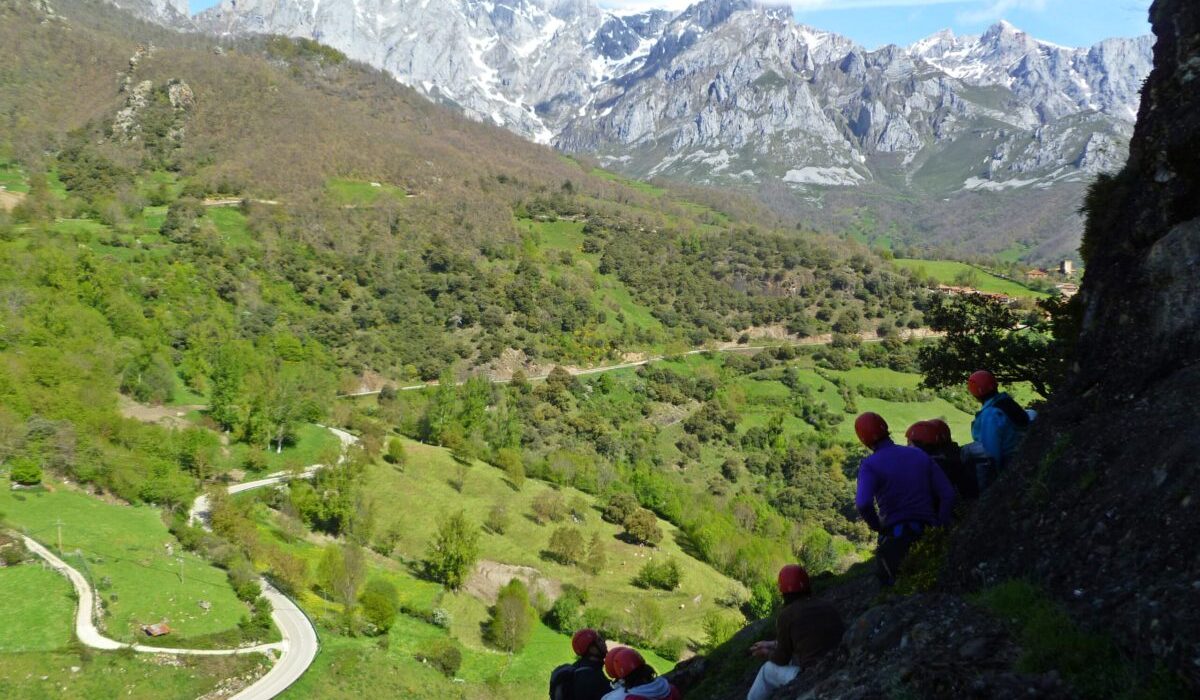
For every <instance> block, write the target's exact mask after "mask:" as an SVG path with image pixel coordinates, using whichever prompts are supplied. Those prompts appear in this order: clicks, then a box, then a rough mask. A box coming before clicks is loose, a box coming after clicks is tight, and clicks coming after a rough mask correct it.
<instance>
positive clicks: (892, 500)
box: [854, 412, 954, 586]
mask: <svg viewBox="0 0 1200 700" xmlns="http://www.w3.org/2000/svg"><path fill="white" fill-rule="evenodd" d="M854 432H855V433H856V434H857V435H858V439H859V440H860V441H862V443H863V445H866V447H867V449H869V450H871V451H872V453H873V454H871V455H870V456H869V457H867V458H866V459H864V460H863V461H862V464H861V465H859V468H858V492H857V494H856V495H855V499H854V501H855V506H856V507H857V508H858V512H859V514H860V515H861V516H862V518H863V520H864V521H866V523H867V526H868V527H870V528H871V529H872V530H874V531H875V532H878V533H879V546H878V548H877V549H876V550H875V563H876V566H877V567H878V576H879V580H880V582H881V583H883V584H884V585H885V586H890V585H892V584H893V583H895V582H896V575H897V573H898V572H899V571H900V563H901V562H902V561H903V560H904V557H905V556H907V555H908V550H909V548H910V547H912V545H913V543H914V542H916V541H917V540H919V539H920V538H921V536H922V535H924V534H925V530H927V529H928V528H930V527H934V526H939V527H940V526H944V525H948V524H949V523H950V516H951V513H952V512H953V510H954V487H953V486H951V485H950V481H949V479H947V478H946V475H945V474H943V473H942V470H941V468H939V467H938V466H937V464H935V463H934V461H933V459H932V458H930V457H929V455H927V454H925V453H924V452H922V451H921V450H918V449H917V448H915V447H904V446H901V445H897V444H896V443H894V442H892V439H891V437H890V436H889V431H888V425H887V421H885V420H884V419H883V417H882V416H880V415H879V414H878V413H870V412H868V413H864V414H862V415H860V416H859V417H858V418H857V419H856V420H855V421H854Z"/></svg>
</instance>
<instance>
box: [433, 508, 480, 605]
mask: <svg viewBox="0 0 1200 700" xmlns="http://www.w3.org/2000/svg"><path fill="white" fill-rule="evenodd" d="M478 558H479V529H478V528H477V527H475V526H473V525H471V524H470V523H469V522H467V516H466V514H465V513H463V512H462V511H459V512H458V513H455V514H454V515H451V516H449V517H447V518H445V519H443V520H442V521H441V522H440V523H439V524H438V531H437V534H436V535H434V538H433V541H432V542H430V544H429V549H428V550H426V552H425V573H426V574H427V575H428V576H429V577H430V578H432V579H433V580H435V581H438V582H440V583H443V584H445V585H446V587H447V588H450V589H452V590H458V589H459V588H462V585H463V583H465V582H466V580H467V576H468V575H469V574H470V573H471V569H472V568H474V566H475V561H476V560H477V559H478Z"/></svg>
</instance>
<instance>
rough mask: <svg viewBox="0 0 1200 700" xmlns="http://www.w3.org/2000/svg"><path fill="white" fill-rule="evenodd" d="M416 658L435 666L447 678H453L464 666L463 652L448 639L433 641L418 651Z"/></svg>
mask: <svg viewBox="0 0 1200 700" xmlns="http://www.w3.org/2000/svg"><path fill="white" fill-rule="evenodd" d="M414 658H416V660H417V661H424V662H425V663H427V664H429V665H430V666H433V667H434V668H436V669H437V670H439V671H441V672H442V675H443V676H445V677H447V678H453V677H454V674H456V673H458V669H459V667H460V666H462V652H461V651H459V649H458V647H457V646H455V645H454V642H451V641H450V640H448V639H439V640H437V641H435V642H433V643H432V645H431V646H430V647H429V648H428V649H425V650H423V651H420V652H418V653H417V654H416V655H415V656H414Z"/></svg>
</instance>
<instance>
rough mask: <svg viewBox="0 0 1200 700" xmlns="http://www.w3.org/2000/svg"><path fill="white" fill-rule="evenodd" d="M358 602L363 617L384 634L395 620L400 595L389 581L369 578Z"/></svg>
mask: <svg viewBox="0 0 1200 700" xmlns="http://www.w3.org/2000/svg"><path fill="white" fill-rule="evenodd" d="M359 602H360V603H361V604H362V611H363V617H364V618H366V620H367V622H369V623H371V624H372V625H373V626H374V627H375V629H376V630H378V631H379V633H380V634H385V633H387V631H388V630H390V629H391V628H392V624H393V623H395V621H396V613H397V612H398V611H399V610H400V596H399V594H398V593H397V592H396V586H395V585H394V584H392V582H391V581H385V580H383V579H378V578H373V579H371V580H370V581H368V582H367V587H366V589H365V590H363V592H362V595H361V596H360V597H359Z"/></svg>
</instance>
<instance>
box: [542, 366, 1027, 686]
mask: <svg viewBox="0 0 1200 700" xmlns="http://www.w3.org/2000/svg"><path fill="white" fill-rule="evenodd" d="M967 389H968V391H970V392H971V395H972V396H974V397H975V399H976V400H978V401H979V403H980V404H981V405H980V408H979V411H978V412H977V413H976V414H975V419H974V420H973V421H972V422H971V442H970V443H969V444H967V445H965V446H963V447H961V448H960V447H959V446H958V444H957V443H955V442H954V439H953V436H952V435H951V432H950V426H949V424H947V423H946V422H945V421H944V420H941V419H933V420H927V421H920V422H918V423H915V424H913V425H912V426H910V427H909V428H908V430H907V431H906V432H905V439H906V441H907V442H908V445H907V446H904V445H899V444H897V443H896V442H895V441H894V440H892V437H891V431H890V429H889V427H888V424H887V421H886V420H884V418H883V416H880V415H879V414H878V413H872V412H867V413H863V414H862V415H860V416H858V418H857V419H855V421H854V432H855V434H856V435H857V436H858V439H859V440H860V441H861V442H862V444H863V445H864V446H865V447H866V448H867V449H868V450H870V452H871V454H870V455H869V456H867V457H866V458H865V459H863V461H862V463H861V464H860V466H859V470H858V490H857V493H856V494H855V507H856V508H857V510H858V513H859V515H861V516H862V519H863V520H864V521H865V522H866V523H867V526H868V527H870V528H871V530H872V531H874V532H875V533H876V534H877V535H878V545H877V547H876V550H875V564H876V574H877V576H878V577H879V581H880V583H882V584H883V585H884V586H891V585H893V584H894V583H895V582H896V579H897V577H898V576H899V575H900V571H901V568H900V567H901V564H902V562H903V561H904V558H905V556H907V554H908V552H909V550H910V549H911V548H912V546H913V545H914V544H915V543H916V542H917V541H918V540H920V539H921V538H922V537H923V536H924V535H925V534H926V533H927V532H928V531H929V530H930V529H931V528H938V527H947V526H949V525H950V523H951V518H952V516H953V512H954V506H955V504H956V503H957V502H960V501H964V500H968V501H969V500H972V499H975V498H978V496H979V494H980V493H981V492H982V491H983V490H984V489H986V488H987V487H988V486H990V485H991V484H992V483H993V482H994V481H995V479H996V477H997V476H998V475H999V474H1000V473H1001V472H1002V471H1003V470H1004V468H1005V466H1007V464H1008V462H1009V461H1010V460H1011V459H1012V456H1013V454H1014V453H1015V452H1016V450H1017V447H1018V446H1019V445H1020V443H1021V439H1022V438H1023V437H1024V434H1025V429H1026V428H1027V427H1028V426H1029V423H1030V421H1032V420H1033V419H1034V417H1035V416H1036V414H1035V413H1034V412H1033V411H1025V410H1022V409H1021V407H1020V406H1019V405H1018V404H1017V402H1016V401H1015V400H1013V398H1012V397H1011V396H1009V395H1008V394H1007V393H1004V392H1001V391H1000V387H999V385H998V383H997V381H996V377H995V376H994V375H993V374H992V373H991V372H989V371H987V370H980V371H978V372H975V373H973V374H972V375H971V376H970V378H969V379H968V380H967ZM777 585H778V590H779V593H780V595H781V596H782V598H783V606H782V607H781V608H780V609H779V611H778V613H777V616H776V622H775V627H776V629H775V639H774V640H772V641H761V642H757V643H755V644H754V645H753V646H751V647H750V653H751V654H752V655H753V656H755V657H758V658H761V659H763V660H764V663H763V665H762V666H761V667H760V668H759V671H758V675H757V676H756V677H755V679H754V684H753V685H752V686H751V688H750V692H749V693H748V694H747V696H746V698H747V700H767V699H768V698H770V697H771V694H772V693H773V692H774V691H775V690H776V689H777V688H781V687H783V686H785V685H787V684H788V683H790V682H792V681H793V680H794V679H795V678H796V677H797V676H798V675H799V674H800V673H801V672H802V671H803V669H804V667H805V666H806V665H811V664H812V663H813V662H814V661H815V660H816V659H818V658H820V657H821V656H823V655H825V654H826V653H828V652H830V651H832V650H833V649H835V648H837V646H838V644H840V642H841V638H842V634H843V632H844V631H845V624H844V623H843V622H842V618H841V615H840V614H839V613H838V611H837V609H836V608H835V607H834V606H832V605H831V604H829V603H828V602H826V601H823V600H821V599H817V598H813V597H812V586H811V583H810V582H809V577H808V572H807V571H805V569H804V567H802V566H800V565H798V564H788V565H786V566H784V567H783V568H782V569H780V570H779V576H778V581H777ZM571 647H572V649H573V650H574V652H575V655H576V656H577V657H578V660H577V661H576V662H575V663H573V664H566V665H563V666H560V667H558V668H557V669H555V670H554V673H553V674H552V675H551V678H550V698H551V700H675V699H676V698H681V697H682V694H681V693H680V691H679V689H678V688H676V687H675V686H674V685H672V684H671V683H670V682H669V681H668V680H667V679H665V678H663V677H661V676H659V675H658V674H657V672H656V671H655V670H654V668H653V667H652V666H650V665H649V664H648V663H646V660H645V659H644V658H642V655H641V654H639V653H638V652H637V651H636V650H634V649H632V648H630V647H624V646H618V647H613V648H612V649H609V648H608V645H607V642H606V641H605V640H604V638H603V636H602V635H601V634H600V633H599V632H597V631H595V630H591V629H584V630H580V631H578V632H576V633H575V635H574V636H573V637H572V638H571ZM610 679H611V680H610Z"/></svg>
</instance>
